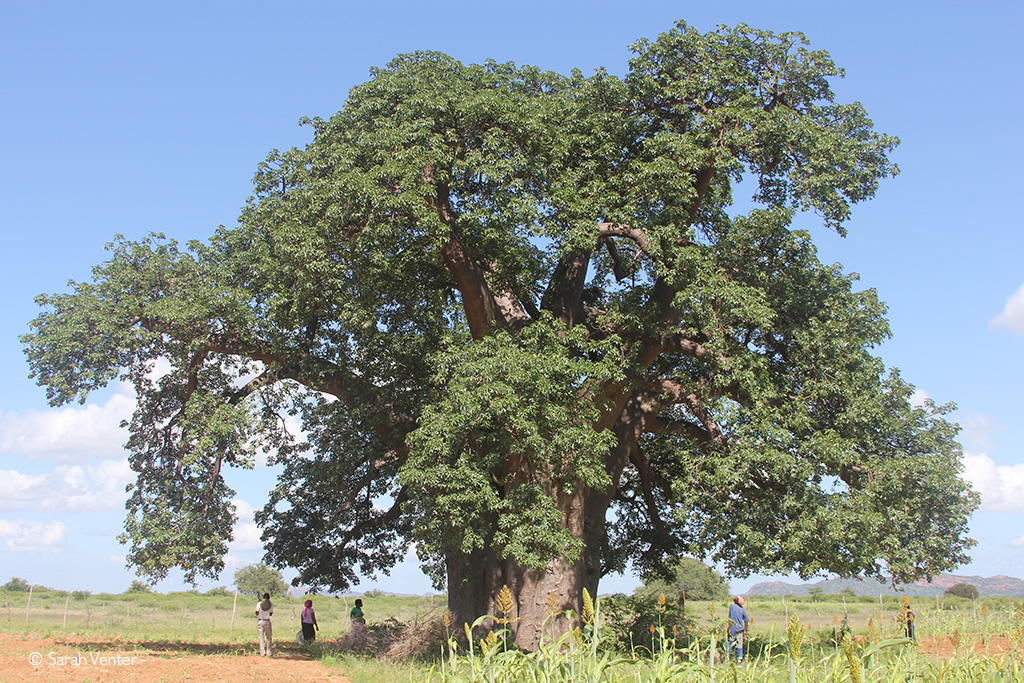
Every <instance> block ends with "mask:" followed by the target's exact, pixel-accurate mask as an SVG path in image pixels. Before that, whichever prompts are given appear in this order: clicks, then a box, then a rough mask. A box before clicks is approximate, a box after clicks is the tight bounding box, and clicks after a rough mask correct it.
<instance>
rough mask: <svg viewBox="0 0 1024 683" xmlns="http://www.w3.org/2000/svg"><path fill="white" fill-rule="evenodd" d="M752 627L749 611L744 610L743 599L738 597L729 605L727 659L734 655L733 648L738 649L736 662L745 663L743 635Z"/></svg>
mask: <svg viewBox="0 0 1024 683" xmlns="http://www.w3.org/2000/svg"><path fill="white" fill-rule="evenodd" d="M749 625H750V617H748V616H747V610H745V609H744V608H743V598H741V597H740V596H738V595H737V596H736V597H734V598H733V599H732V604H731V605H729V631H728V647H727V648H726V650H725V656H726V658H728V657H730V656H731V655H732V650H733V648H736V661H737V662H739V663H741V664H742V663H743V635H744V634H745V633H746V632H747V627H748V626H749Z"/></svg>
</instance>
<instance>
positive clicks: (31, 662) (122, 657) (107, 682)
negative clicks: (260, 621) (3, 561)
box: [0, 633, 349, 683]
mask: <svg viewBox="0 0 1024 683" xmlns="http://www.w3.org/2000/svg"><path fill="white" fill-rule="evenodd" d="M255 649H256V646H255V644H254V645H253V646H252V650H253V654H240V653H238V651H237V646H229V645H207V644H196V643H167V642H142V643H135V642H124V641H107V640H102V639H80V638H74V637H63V636H61V637H58V638H39V637H37V636H20V635H14V634H10V633H0V683H33V682H35V681H39V682H46V683H50V682H52V683H123V682H127V681H132V682H135V681H138V682H139V683H143V682H145V683H177V682H178V681H187V682H188V683H243V682H244V683H263V682H267V683H270V682H272V681H273V682H275V683H276V682H277V681H296V682H298V681H301V682H302V683H349V681H348V679H347V678H345V676H344V675H342V674H341V673H340V672H339V671H337V670H334V669H330V668H327V667H325V666H323V665H322V664H320V663H319V662H317V661H315V660H313V659H310V658H309V656H308V655H306V654H305V653H304V652H303V651H302V650H301V649H300V648H299V647H298V646H297V645H294V644H285V645H283V646H281V647H280V648H278V649H277V651H276V652H275V653H274V657H272V658H266V657H260V656H258V655H256V654H255Z"/></svg>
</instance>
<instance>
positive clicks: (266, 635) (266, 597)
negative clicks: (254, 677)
mask: <svg viewBox="0 0 1024 683" xmlns="http://www.w3.org/2000/svg"><path fill="white" fill-rule="evenodd" d="M272 616H274V605H273V603H271V602H270V593H264V594H263V599H262V600H260V601H259V602H258V603H256V633H257V635H258V636H259V639H260V654H261V655H263V656H264V657H270V656H271V655H272V654H273V653H272V651H271V648H272V647H273V640H274V629H273V628H272V626H271V624H270V617H272Z"/></svg>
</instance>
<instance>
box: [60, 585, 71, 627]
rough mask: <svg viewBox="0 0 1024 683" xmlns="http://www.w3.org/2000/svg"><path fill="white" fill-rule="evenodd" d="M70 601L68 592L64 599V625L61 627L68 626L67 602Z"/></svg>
mask: <svg viewBox="0 0 1024 683" xmlns="http://www.w3.org/2000/svg"><path fill="white" fill-rule="evenodd" d="M69 602H71V593H70V592H69V593H68V597H67V599H65V600H64V625H63V626H62V627H61V628H64V629H66V628H67V627H68V603H69Z"/></svg>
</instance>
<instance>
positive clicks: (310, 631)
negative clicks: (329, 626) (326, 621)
mask: <svg viewBox="0 0 1024 683" xmlns="http://www.w3.org/2000/svg"><path fill="white" fill-rule="evenodd" d="M319 630H320V624H318V623H316V612H314V611H313V601H312V600H306V605H305V609H303V610H302V642H304V643H308V642H310V641H312V640H316V632H317V631H319Z"/></svg>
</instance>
